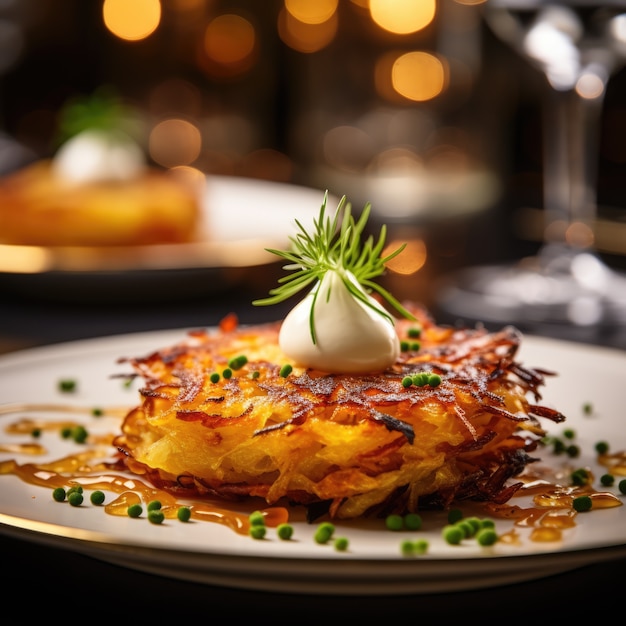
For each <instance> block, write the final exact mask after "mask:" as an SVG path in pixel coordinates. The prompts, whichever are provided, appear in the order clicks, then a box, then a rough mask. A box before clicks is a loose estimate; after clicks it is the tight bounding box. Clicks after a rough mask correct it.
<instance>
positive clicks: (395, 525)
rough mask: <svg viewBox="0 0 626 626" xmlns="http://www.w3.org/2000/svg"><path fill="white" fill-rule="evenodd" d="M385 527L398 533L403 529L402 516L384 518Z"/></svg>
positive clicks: (393, 515)
mask: <svg viewBox="0 0 626 626" xmlns="http://www.w3.org/2000/svg"><path fill="white" fill-rule="evenodd" d="M385 526H386V527H387V529H388V530H393V531H398V530H402V529H403V528H404V520H403V519H402V515H395V514H392V515H387V517H386V518H385Z"/></svg>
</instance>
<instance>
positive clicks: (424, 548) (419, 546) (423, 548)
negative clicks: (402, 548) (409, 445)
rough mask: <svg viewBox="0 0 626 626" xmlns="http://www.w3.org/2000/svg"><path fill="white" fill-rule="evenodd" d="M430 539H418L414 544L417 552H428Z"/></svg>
mask: <svg viewBox="0 0 626 626" xmlns="http://www.w3.org/2000/svg"><path fill="white" fill-rule="evenodd" d="M428 545H429V544H428V541H427V540H426V539H418V540H417V541H416V542H415V543H414V544H413V550H414V551H415V553H416V554H426V552H428Z"/></svg>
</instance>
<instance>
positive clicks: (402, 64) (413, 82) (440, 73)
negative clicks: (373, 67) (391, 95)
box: [391, 51, 448, 102]
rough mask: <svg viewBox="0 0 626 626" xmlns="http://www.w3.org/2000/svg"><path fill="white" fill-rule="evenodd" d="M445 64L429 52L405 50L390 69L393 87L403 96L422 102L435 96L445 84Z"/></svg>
mask: <svg viewBox="0 0 626 626" xmlns="http://www.w3.org/2000/svg"><path fill="white" fill-rule="evenodd" d="M447 74H448V72H447V66H446V65H445V64H444V63H443V62H442V61H441V59H440V58H438V57H437V56H435V55H434V54H431V53H429V52H419V51H415V52H407V53H406V54H403V55H401V56H399V57H398V58H397V59H396V61H395V62H394V64H393V67H392V69H391V82H392V85H393V87H394V89H395V90H396V91H397V92H398V93H399V94H400V95H402V96H404V97H405V98H408V99H409V100H413V101H415V102H424V101H426V100H432V99H433V98H435V97H437V96H438V95H439V94H440V93H441V92H442V91H443V90H444V88H445V87H446V84H447V80H448V78H447Z"/></svg>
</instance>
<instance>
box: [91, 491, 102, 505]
mask: <svg viewBox="0 0 626 626" xmlns="http://www.w3.org/2000/svg"><path fill="white" fill-rule="evenodd" d="M89 500H90V501H91V504H95V505H100V504H102V503H103V502H104V493H103V492H102V491H99V490H98V491H93V492H92V493H91V495H90V496H89Z"/></svg>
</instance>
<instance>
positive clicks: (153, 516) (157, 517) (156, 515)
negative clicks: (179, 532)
mask: <svg viewBox="0 0 626 626" xmlns="http://www.w3.org/2000/svg"><path fill="white" fill-rule="evenodd" d="M164 519H165V513H163V511H161V509H150V510H148V521H149V522H150V523H151V524H162V523H163V520H164Z"/></svg>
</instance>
